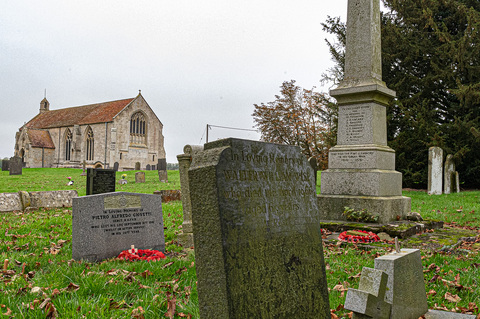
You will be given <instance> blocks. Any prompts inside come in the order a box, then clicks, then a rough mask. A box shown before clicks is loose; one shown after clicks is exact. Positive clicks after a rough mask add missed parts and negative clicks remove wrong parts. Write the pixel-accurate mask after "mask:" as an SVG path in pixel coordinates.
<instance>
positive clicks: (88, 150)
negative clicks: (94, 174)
mask: <svg viewBox="0 0 480 319" xmlns="http://www.w3.org/2000/svg"><path fill="white" fill-rule="evenodd" d="M85 137H86V139H85V144H86V145H85V159H86V160H87V161H93V150H94V139H93V130H92V128H91V127H90V126H89V127H88V128H87V132H86V134H85Z"/></svg>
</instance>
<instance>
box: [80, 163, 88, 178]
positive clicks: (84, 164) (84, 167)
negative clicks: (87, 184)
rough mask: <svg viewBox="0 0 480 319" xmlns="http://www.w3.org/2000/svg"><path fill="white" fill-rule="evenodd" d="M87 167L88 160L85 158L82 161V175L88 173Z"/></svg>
mask: <svg viewBox="0 0 480 319" xmlns="http://www.w3.org/2000/svg"><path fill="white" fill-rule="evenodd" d="M86 167H87V162H86V161H85V160H83V163H82V168H83V171H82V174H80V176H85V175H87V173H86V172H85V169H86Z"/></svg>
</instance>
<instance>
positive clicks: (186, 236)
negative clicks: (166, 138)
mask: <svg viewBox="0 0 480 319" xmlns="http://www.w3.org/2000/svg"><path fill="white" fill-rule="evenodd" d="M200 151H203V145H185V147H184V148H183V153H184V154H180V155H177V160H178V170H179V174H180V188H181V191H182V192H181V199H182V207H183V224H182V231H181V232H180V234H178V239H179V241H180V244H181V245H182V246H183V247H192V246H193V226H192V203H191V201H190V188H189V185H188V170H189V169H190V165H191V163H192V158H193V156H195V154H196V153H198V152H200Z"/></svg>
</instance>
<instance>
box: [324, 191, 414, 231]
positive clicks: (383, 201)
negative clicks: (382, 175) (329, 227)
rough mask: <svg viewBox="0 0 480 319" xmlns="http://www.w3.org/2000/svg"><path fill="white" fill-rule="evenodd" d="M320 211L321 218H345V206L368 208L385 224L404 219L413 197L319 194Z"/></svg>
mask: <svg viewBox="0 0 480 319" xmlns="http://www.w3.org/2000/svg"><path fill="white" fill-rule="evenodd" d="M317 198H318V211H319V215H320V219H321V220H345V221H346V218H345V216H343V212H344V210H345V207H350V208H353V209H355V210H363V209H365V210H367V212H369V213H370V214H372V215H374V216H375V215H378V216H379V218H378V223H380V224H384V223H389V222H392V221H396V220H400V219H403V218H404V217H405V216H406V215H407V213H408V212H410V208H411V199H410V198H409V197H405V196H388V197H377V196H350V195H318V196H317Z"/></svg>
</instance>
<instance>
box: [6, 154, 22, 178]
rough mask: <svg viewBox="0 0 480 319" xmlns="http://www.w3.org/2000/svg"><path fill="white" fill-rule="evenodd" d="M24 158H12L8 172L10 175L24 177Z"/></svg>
mask: <svg viewBox="0 0 480 319" xmlns="http://www.w3.org/2000/svg"><path fill="white" fill-rule="evenodd" d="M22 167H23V164H22V158H21V157H18V156H14V157H10V161H9V164H8V170H9V171H10V175H22Z"/></svg>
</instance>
